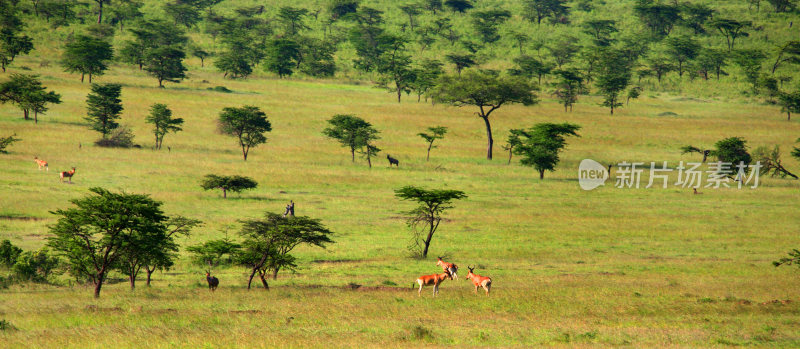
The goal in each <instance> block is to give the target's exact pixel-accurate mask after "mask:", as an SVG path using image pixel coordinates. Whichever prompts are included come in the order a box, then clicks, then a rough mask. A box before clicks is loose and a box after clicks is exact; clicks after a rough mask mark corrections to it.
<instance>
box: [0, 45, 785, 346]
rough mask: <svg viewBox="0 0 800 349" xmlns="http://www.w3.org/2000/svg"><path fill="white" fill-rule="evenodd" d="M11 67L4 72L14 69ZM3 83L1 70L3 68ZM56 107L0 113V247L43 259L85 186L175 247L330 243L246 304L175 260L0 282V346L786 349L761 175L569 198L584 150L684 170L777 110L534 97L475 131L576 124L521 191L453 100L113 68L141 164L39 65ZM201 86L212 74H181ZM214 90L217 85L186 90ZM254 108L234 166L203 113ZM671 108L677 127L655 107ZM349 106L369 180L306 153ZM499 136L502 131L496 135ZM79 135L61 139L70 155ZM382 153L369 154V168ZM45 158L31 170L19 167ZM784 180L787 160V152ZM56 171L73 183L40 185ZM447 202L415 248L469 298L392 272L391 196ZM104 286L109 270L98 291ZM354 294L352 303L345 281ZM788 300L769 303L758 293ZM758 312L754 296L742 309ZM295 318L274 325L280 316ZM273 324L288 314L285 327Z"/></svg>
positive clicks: (240, 288)
mask: <svg viewBox="0 0 800 349" xmlns="http://www.w3.org/2000/svg"><path fill="white" fill-rule="evenodd" d="M34 63H35V62H33V61H26V60H25V59H23V60H22V61H21V62H20V63H19V65H21V66H28V65H34ZM12 71H13V70H12ZM39 72H40V73H41V74H42V76H43V80H44V81H45V84H46V85H47V86H48V87H49V88H52V89H54V90H56V91H58V92H59V93H61V94H62V95H63V99H64V101H65V102H64V103H63V104H61V105H56V106H54V107H53V108H52V110H51V111H50V112H49V113H48V114H47V115H46V116H43V117H41V119H40V120H41V121H40V123H39V124H38V125H33V124H32V123H27V122H24V121H23V120H22V117H21V115H20V114H21V113H20V112H19V111H18V110H16V109H14V108H12V107H11V106H8V105H6V106H2V107H0V108H1V109H0V113H2V118H0V128H1V129H2V130H3V133H4V134H5V133H16V134H17V135H18V137H19V138H22V139H23V141H22V142H20V143H17V144H15V145H13V146H12V147H11V148H10V150H11V152H10V153H9V154H6V155H3V156H2V157H0V164H2V167H3V169H4V171H3V175H2V176H0V191H1V193H0V196H2V200H0V217H2V218H0V239H6V238H7V239H11V240H12V242H13V243H14V244H16V245H19V246H21V247H23V248H25V249H35V248H38V247H40V246H42V245H43V244H44V239H45V238H46V236H47V234H48V228H47V226H48V225H49V224H52V223H53V222H54V217H53V215H51V214H49V213H48V212H49V211H52V210H56V209H59V208H66V207H69V206H70V203H69V200H71V199H75V198H80V197H83V196H85V195H87V189H88V188H90V187H95V186H101V187H106V188H110V189H113V190H124V191H127V192H131V193H147V194H150V195H151V196H152V197H153V198H155V199H157V200H160V201H163V202H164V208H165V210H166V212H167V213H168V214H182V215H185V216H189V217H193V218H198V219H201V220H203V221H204V222H205V225H204V226H203V227H202V228H199V229H197V230H196V231H195V232H194V234H192V235H191V236H190V237H187V238H182V239H181V241H180V243H181V244H182V245H183V246H187V245H192V244H196V243H198V242H202V241H205V240H207V239H210V238H219V237H221V236H223V235H224V234H225V232H226V231H227V234H229V236H231V237H235V231H236V230H237V229H238V225H237V220H239V219H244V218H254V217H258V216H260V215H261V214H262V213H263V212H264V211H272V212H280V211H282V208H283V206H284V205H285V204H286V203H287V202H288V201H289V200H294V201H295V202H297V205H298V206H297V209H298V214H302V215H309V216H311V217H315V218H320V219H322V220H323V222H324V223H325V224H326V225H328V226H329V227H330V228H331V229H332V230H334V231H335V232H337V235H336V237H335V240H336V241H337V243H336V244H334V245H331V246H330V247H329V248H328V249H325V250H323V249H318V248H301V249H300V250H299V251H297V256H298V257H299V259H300V261H301V266H302V267H301V268H300V269H299V270H298V272H297V273H283V274H281V275H280V277H279V278H278V280H276V281H274V282H273V289H272V290H271V291H269V292H266V291H263V290H260V289H254V290H251V291H247V290H246V289H245V285H246V275H245V271H244V270H243V269H240V268H229V269H222V270H217V271H216V273H217V275H218V276H219V278H220V279H221V283H222V285H221V287H220V289H219V290H218V291H217V292H216V293H210V292H208V291H207V290H206V289H205V285H204V281H205V280H204V278H203V271H202V270H201V268H199V267H195V266H192V265H190V264H189V262H188V258H187V255H186V254H185V253H183V252H182V254H181V255H182V257H181V259H180V261H179V262H178V264H177V265H176V266H175V267H174V268H173V269H172V270H171V271H169V272H167V273H158V274H156V275H155V279H154V285H153V287H151V288H150V289H147V288H145V287H144V286H142V285H140V286H139V287H138V288H137V290H136V291H134V292H131V291H130V290H129V288H128V285H127V283H125V282H118V283H112V284H111V285H109V286H108V287H106V288H104V290H103V294H102V297H101V298H100V299H99V300H94V299H92V296H91V290H90V289H89V288H86V287H83V286H79V285H72V286H70V283H69V281H68V280H66V279H64V280H62V282H63V284H62V285H61V286H45V285H37V284H23V285H14V286H11V287H10V288H9V289H5V290H0V296H1V297H0V318H3V319H5V320H7V321H9V322H10V323H11V324H13V325H14V326H15V327H17V328H18V330H16V331H3V332H0V337H2V341H3V343H6V344H8V345H9V347H20V346H23V347H26V346H32V347H53V346H70V347H109V346H115V347H117V346H119V347H140V346H155V347H175V346H183V347H200V346H208V347H227V346H232V345H233V346H246V347H253V346H255V347H259V346H411V345H415V346H416V345H429V346H440V345H457V346H531V345H554V346H592V345H630V346H633V347H639V346H653V347H665V346H717V345H734V344H748V345H755V346H784V347H795V346H797V345H798V343H800V326H799V325H798V323H797V319H798V312H800V306H799V305H798V302H797V301H798V299H797V297H796V292H795V290H796V289H797V286H798V285H799V282H800V280H798V277H797V270H795V269H793V268H774V267H772V266H771V264H770V262H771V261H773V260H775V259H777V258H779V257H780V256H781V255H783V254H784V253H785V251H787V250H788V249H790V248H793V247H797V246H798V244H800V238H798V235H797V232H798V231H797V222H798V221H800V214H798V211H797V204H798V202H800V191H798V188H800V183H798V182H797V181H792V180H786V179H779V178H769V177H766V176H762V178H761V186H760V187H759V188H757V189H742V190H739V189H733V188H732V189H719V190H714V189H703V190H702V191H703V192H704V194H703V195H693V194H692V193H691V191H690V190H689V189H683V188H680V187H674V186H670V187H669V188H668V189H638V190H637V189H617V188H614V187H613V185H612V183H611V182H609V183H607V185H606V186H604V187H601V188H598V189H596V190H594V191H591V192H586V191H583V190H581V189H580V188H579V187H578V184H577V179H576V178H577V173H576V172H577V171H576V169H577V165H578V163H579V162H580V160H582V159H584V158H592V159H595V160H598V161H601V162H604V163H611V162H620V161H623V160H627V161H645V162H649V161H664V160H666V161H670V164H677V162H678V161H681V160H684V161H697V160H698V159H697V158H695V157H693V156H689V155H685V156H681V155H680V152H679V151H678V148H679V147H680V146H681V145H684V144H687V143H691V144H698V145H710V144H712V143H713V142H715V141H716V140H718V139H720V138H723V137H728V136H743V137H745V138H746V139H747V140H748V142H749V145H750V146H751V147H755V146H758V145H773V144H779V145H781V147H782V149H784V150H785V149H789V147H790V146H791V145H792V144H793V142H794V140H795V139H796V138H797V136H798V135H799V134H800V126H798V124H797V123H796V122H787V121H786V120H785V118H784V117H783V116H781V115H780V114H778V113H777V111H776V107H774V106H769V105H760V104H755V103H746V102H740V101H718V100H713V99H708V100H699V99H692V98H684V97H681V96H676V95H668V94H658V95H653V96H652V97H644V98H642V99H641V100H639V101H634V102H632V103H631V105H630V107H629V108H623V109H621V110H620V111H619V113H618V114H615V115H614V116H613V117H611V116H609V115H608V114H607V110H606V109H605V108H603V107H600V106H597V104H598V103H599V98H596V97H591V96H585V97H583V99H582V100H581V102H580V103H579V104H578V105H577V106H576V108H575V111H574V112H572V113H565V112H563V108H562V107H561V106H560V105H558V104H556V103H555V102H554V101H552V100H549V99H547V98H546V99H545V100H544V101H543V102H542V103H541V104H540V105H538V106H534V107H522V106H507V107H504V108H502V109H501V110H499V111H498V112H497V113H496V114H495V115H494V116H493V118H494V120H495V128H496V131H495V132H496V134H497V135H498V136H500V135H504V134H505V133H506V132H507V130H508V129H509V128H512V127H520V126H529V125H532V124H535V123H537V122H545V121H559V122H561V121H568V122H572V123H577V124H579V125H581V126H583V129H582V130H581V131H580V134H581V137H580V138H576V139H573V140H571V141H570V144H569V146H568V149H567V150H566V151H565V152H564V154H563V160H562V162H561V164H559V167H558V171H556V172H555V173H552V174H548V175H547V176H546V177H545V179H544V180H543V181H542V180H539V179H538V178H537V177H538V174H537V173H535V171H532V170H531V169H529V168H525V167H522V166H519V165H518V164H515V163H512V165H506V160H505V158H504V155H503V153H502V152H501V151H500V150H499V149H498V150H496V152H495V160H494V161H487V160H485V159H483V154H484V145H485V144H484V142H485V139H484V137H485V136H484V134H483V129H482V123H481V122H480V120H479V119H477V118H475V117H474V116H473V112H474V111H473V110H471V109H469V108H466V107H464V108H455V107H447V106H443V105H436V106H431V105H430V104H427V103H416V102H404V103H402V104H397V103H396V102H393V101H392V97H391V96H390V95H388V94H385V93H384V92H383V91H381V90H378V89H373V88H369V87H365V86H358V85H344V84H335V83H330V82H317V81H300V80H277V79H251V80H245V81H230V80H222V79H221V78H220V76H219V74H215V73H206V72H200V71H198V72H193V73H192V76H191V78H190V79H189V80H188V81H186V82H184V83H182V84H180V85H178V86H175V85H172V86H173V87H170V88H166V89H159V88H155V87H154V86H153V85H154V84H152V81H151V79H150V78H148V77H146V76H144V75H142V74H140V73H139V72H138V71H136V70H133V69H130V68H127V67H115V68H113V69H112V71H111V72H109V74H107V75H106V76H103V77H101V78H100V79H99V80H101V81H119V82H121V83H123V84H124V87H123V100H124V106H125V111H124V113H123V118H122V121H123V124H127V125H130V126H131V127H132V129H133V130H134V132H135V134H136V135H137V138H136V141H137V142H138V143H140V144H142V145H143V146H144V148H143V149H104V148H98V147H94V146H93V145H92V141H93V140H94V139H96V137H97V135H96V134H94V133H93V132H91V131H89V130H88V129H87V128H86V127H85V126H84V125H83V121H82V115H83V113H84V102H83V101H84V99H85V95H86V94H87V93H88V88H89V86H88V84H80V83H79V82H78V81H77V80H76V79H75V78H74V76H70V75H68V74H65V73H62V72H60V70H59V69H58V68H43V69H41V70H39ZM202 80H208V81H209V83H202ZM210 85H224V86H226V87H228V88H230V89H231V90H233V91H234V92H233V93H229V94H226V93H219V92H212V91H208V90H206V87H207V86H210ZM153 103H167V104H168V105H169V107H170V108H172V109H173V111H174V113H175V115H176V116H179V117H183V118H184V119H186V125H185V127H184V131H183V132H180V133H178V134H175V135H168V136H167V138H166V140H165V143H166V144H165V146H170V147H171V151H166V149H165V150H162V151H152V150H149V149H147V148H148V147H149V145H150V144H151V143H152V141H151V138H152V137H151V136H150V131H149V127H148V125H146V124H145V123H144V116H145V115H146V113H147V112H148V107H149V105H151V104H153ZM244 104H252V105H256V106H258V107H261V108H262V109H263V110H265V111H267V114H268V115H269V119H270V120H271V121H272V123H273V129H274V130H273V132H271V134H270V135H269V137H270V140H269V142H268V143H267V144H265V145H262V146H260V147H258V148H255V149H254V150H253V151H252V152H251V155H250V157H249V158H248V161H247V162H244V161H242V159H241V154H240V153H239V150H238V149H237V148H236V143H235V141H234V139H232V138H230V137H226V136H223V135H220V134H218V133H217V132H216V123H215V119H216V117H217V115H218V113H219V112H220V110H221V109H222V108H223V107H226V106H239V105H244ZM664 111H673V112H675V113H677V114H678V115H677V116H659V114H660V113H662V112H664ZM336 113H354V114H356V115H358V116H361V117H363V118H365V119H367V120H368V121H370V122H372V123H373V124H374V125H375V126H376V127H377V128H378V129H379V130H381V132H382V133H381V135H382V137H383V138H382V139H381V140H380V141H379V143H378V146H379V147H381V148H382V149H384V151H385V152H387V153H389V154H392V155H393V156H395V157H397V158H398V159H400V168H399V169H397V168H388V167H386V166H385V165H386V162H385V161H383V160H380V161H377V162H376V163H377V164H376V166H375V167H374V168H372V169H371V170H370V169H368V168H367V166H366V163H365V162H364V161H363V160H358V161H357V163H355V164H353V163H351V162H350V160H349V154H348V153H347V151H346V150H345V149H343V148H340V147H338V146H337V145H336V144H335V143H334V142H332V141H329V140H327V139H325V138H324V136H322V134H321V129H322V128H324V127H325V120H326V119H327V118H329V117H330V116H331V115H333V114H336ZM430 125H444V126H447V127H449V128H451V132H450V133H449V134H448V135H447V136H446V138H445V139H444V140H443V141H442V142H441V144H440V148H438V149H435V150H434V151H433V153H432V155H431V161H430V162H428V163H426V162H425V161H424V151H425V148H424V144H423V143H422V140H421V139H420V138H419V137H417V136H416V133H418V132H420V131H422V130H423V129H424V128H425V127H427V126H430ZM498 138H500V137H498ZM79 144H81V145H82V147H80V148H79ZM382 154H383V153H382ZM34 156H39V157H40V158H44V159H46V160H48V161H49V162H50V167H51V171H50V172H40V171H38V170H37V168H36V164H35V163H34V162H33V161H32V160H33V157H34ZM784 158H785V159H784V165H785V166H787V168H790V169H797V168H799V167H800V163H798V162H797V161H796V160H795V159H791V158H789V157H788V156H784ZM72 166H74V167H76V168H77V173H76V175H75V177H74V181H73V182H74V184H72V185H69V184H61V183H59V182H58V175H57V171H62V170H66V169H68V168H69V167H72ZM208 173H217V174H240V175H247V176H250V177H253V178H254V179H255V180H257V181H258V182H259V183H260V186H259V188H258V189H256V190H254V191H251V192H246V193H243V194H241V195H232V196H230V197H229V199H227V200H224V199H222V197H221V194H220V193H217V192H203V191H202V190H201V189H200V187H199V180H200V178H201V177H202V176H203V175H205V174H208ZM409 184H414V185H422V186H425V187H430V188H438V187H444V188H452V189H459V190H464V191H465V192H466V193H467V194H468V195H469V198H468V199H466V200H463V201H461V202H458V203H457V204H456V207H455V208H454V209H453V210H452V211H451V212H450V213H449V214H448V215H447V218H448V220H447V221H446V222H445V223H443V224H442V226H441V228H440V231H439V232H438V233H437V235H436V237H435V239H434V241H433V245H432V252H431V254H433V255H447V256H448V257H449V259H450V260H452V261H454V262H456V263H458V264H460V265H461V266H462V267H463V266H466V265H468V264H474V265H478V269H477V270H476V271H477V272H479V273H481V274H485V275H489V276H492V277H493V279H494V287H493V294H492V296H491V297H490V298H486V297H484V296H474V295H473V293H472V286H471V284H469V282H467V281H465V280H464V279H463V274H464V273H465V272H466V270H464V272H462V279H461V280H458V281H449V280H448V281H446V282H445V283H444V284H443V286H442V289H441V291H440V296H439V297H438V298H436V299H432V298H431V295H430V289H426V290H425V293H423V297H422V298H418V297H417V295H416V292H415V291H414V290H411V289H409V286H410V284H411V283H412V282H413V280H414V279H415V278H416V277H417V276H419V275H422V274H430V273H434V272H436V270H437V267H436V266H435V265H434V261H433V260H431V259H430V258H429V259H427V260H416V259H412V258H409V257H408V252H407V251H406V248H405V247H406V245H407V243H408V237H409V234H408V229H407V227H406V226H405V225H404V222H403V220H402V219H401V218H400V217H399V216H400V211H402V210H406V209H409V208H410V204H408V203H405V202H400V201H398V200H397V199H396V198H394V196H393V190H394V189H396V188H398V187H401V186H403V185H409ZM115 278H119V280H120V281H121V280H122V278H121V277H120V276H117V277H115ZM349 283H356V284H359V285H363V286H362V287H361V288H360V289H357V290H353V289H351V288H349V287H347V285H348V284H349ZM787 299H789V300H791V301H792V302H791V303H788V304H782V303H769V302H771V301H773V300H787ZM762 303H766V304H762ZM290 317H291V318H292V319H289V320H287V318H290ZM287 321H288V323H287Z"/></svg>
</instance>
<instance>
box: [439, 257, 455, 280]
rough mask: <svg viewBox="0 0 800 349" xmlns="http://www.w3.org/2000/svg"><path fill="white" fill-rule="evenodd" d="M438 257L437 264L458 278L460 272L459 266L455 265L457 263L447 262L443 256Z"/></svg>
mask: <svg viewBox="0 0 800 349" xmlns="http://www.w3.org/2000/svg"><path fill="white" fill-rule="evenodd" d="M437 259H438V260H439V261H437V262H436V265H438V266H440V267H442V270H443V271H445V272H448V273H450V275H452V276H454V277H455V278H456V279H458V274H457V273H458V266H457V265H455V263H447V262H445V261H444V260H442V257H438V258H437ZM451 279H452V277H451Z"/></svg>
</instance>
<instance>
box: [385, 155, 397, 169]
mask: <svg viewBox="0 0 800 349" xmlns="http://www.w3.org/2000/svg"><path fill="white" fill-rule="evenodd" d="M386 159H388V160H389V167H392V165H395V166H397V167H400V161H399V160H397V159H395V158H393V157H392V156H391V155H389V154H386Z"/></svg>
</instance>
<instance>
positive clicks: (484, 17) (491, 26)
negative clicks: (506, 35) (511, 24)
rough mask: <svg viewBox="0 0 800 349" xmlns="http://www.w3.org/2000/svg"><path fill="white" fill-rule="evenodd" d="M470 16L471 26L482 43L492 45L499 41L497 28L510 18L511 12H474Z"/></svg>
mask: <svg viewBox="0 0 800 349" xmlns="http://www.w3.org/2000/svg"><path fill="white" fill-rule="evenodd" d="M470 16H471V17H472V26H473V27H474V28H475V31H476V32H477V33H478V34H479V35H480V36H481V39H483V42H485V43H493V42H495V41H497V40H500V34H498V33H497V26H499V25H500V24H503V23H504V22H505V21H507V20H508V19H509V18H511V12H509V11H507V10H485V11H474V12H472V13H471V14H470Z"/></svg>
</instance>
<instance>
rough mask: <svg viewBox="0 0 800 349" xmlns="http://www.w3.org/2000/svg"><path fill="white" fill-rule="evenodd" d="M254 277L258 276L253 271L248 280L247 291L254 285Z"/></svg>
mask: <svg viewBox="0 0 800 349" xmlns="http://www.w3.org/2000/svg"><path fill="white" fill-rule="evenodd" d="M254 276H256V271H255V270H253V272H252V273H250V277H249V278H247V289H248V290H249V289H250V285H251V284H252V283H253V277H254Z"/></svg>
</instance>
